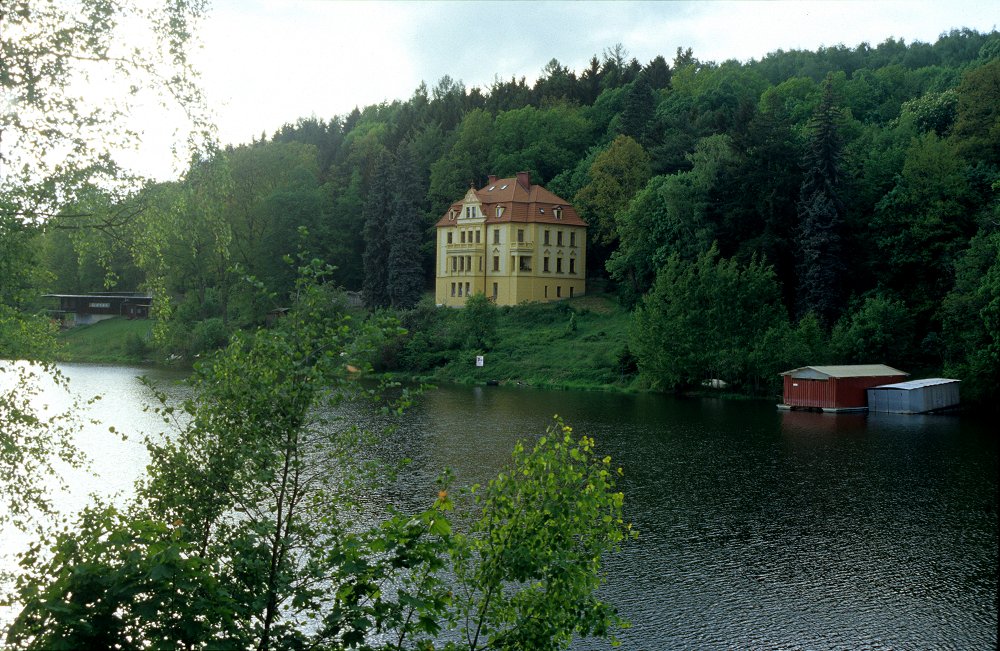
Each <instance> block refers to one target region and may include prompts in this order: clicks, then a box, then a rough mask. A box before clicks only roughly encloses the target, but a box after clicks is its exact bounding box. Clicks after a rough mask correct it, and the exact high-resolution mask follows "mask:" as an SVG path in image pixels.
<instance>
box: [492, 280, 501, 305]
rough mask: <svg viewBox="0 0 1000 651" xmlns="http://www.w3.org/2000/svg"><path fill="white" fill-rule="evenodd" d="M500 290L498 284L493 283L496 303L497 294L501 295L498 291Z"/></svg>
mask: <svg viewBox="0 0 1000 651" xmlns="http://www.w3.org/2000/svg"><path fill="white" fill-rule="evenodd" d="M498 289H499V288H498V287H497V283H493V300H494V301H495V300H496V299H497V294H499V293H500V292H498V291H497V290H498Z"/></svg>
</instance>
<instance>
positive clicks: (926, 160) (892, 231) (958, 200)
mask: <svg viewBox="0 0 1000 651" xmlns="http://www.w3.org/2000/svg"><path fill="white" fill-rule="evenodd" d="M973 201H974V199H973V196H972V195H971V188H970V187H969V182H968V180H967V173H966V171H965V169H964V166H963V165H962V163H961V161H960V159H959V158H958V156H957V155H956V153H955V150H954V147H953V146H952V144H951V143H950V142H949V141H947V140H942V139H940V138H938V137H937V136H936V135H934V134H933V133H927V134H924V135H923V136H921V137H919V138H916V139H914V140H913V141H912V143H911V144H910V147H909V149H908V150H907V152H906V162H905V163H904V165H903V170H902V173H901V174H900V176H899V177H898V178H897V180H896V184H895V187H893V188H892V189H891V190H890V191H889V192H888V193H887V194H886V195H885V196H884V197H883V198H882V200H881V201H879V203H878V205H877V206H876V207H875V215H874V220H873V222H874V223H873V224H872V226H873V231H874V235H875V240H876V243H877V245H878V247H879V249H880V250H881V252H882V255H881V256H880V262H881V264H879V265H878V267H877V268H878V270H879V271H880V273H881V276H882V279H883V282H885V283H886V284H887V285H888V287H890V288H891V289H893V290H895V291H896V292H898V293H899V294H901V295H907V296H908V300H909V301H910V303H911V305H912V306H913V307H914V309H915V310H916V311H917V313H918V314H919V315H921V317H922V318H923V319H926V318H927V315H929V314H930V313H931V312H933V311H934V310H935V309H936V307H937V306H938V305H939V304H940V301H941V300H942V299H943V298H944V295H945V294H946V293H947V291H948V288H949V286H950V282H951V270H952V269H953V268H954V265H955V263H956V261H957V259H958V257H959V255H960V252H961V251H962V250H963V249H964V248H965V247H966V246H967V242H968V238H969V237H971V236H972V234H973V232H974V230H973V229H974V222H973V219H972V214H971V210H970V208H971V206H970V204H971V203H972V202H973Z"/></svg>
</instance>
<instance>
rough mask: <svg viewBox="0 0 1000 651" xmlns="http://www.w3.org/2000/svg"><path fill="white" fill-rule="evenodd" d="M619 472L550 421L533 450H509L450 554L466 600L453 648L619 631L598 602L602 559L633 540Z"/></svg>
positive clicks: (590, 444) (548, 643) (585, 441)
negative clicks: (507, 461) (509, 461)
mask: <svg viewBox="0 0 1000 651" xmlns="http://www.w3.org/2000/svg"><path fill="white" fill-rule="evenodd" d="M620 472H621V469H617V470H616V469H615V468H614V467H613V466H612V465H611V458H610V457H603V458H602V457H601V456H600V455H599V454H598V453H597V451H596V449H595V443H594V440H593V439H591V438H589V437H587V436H582V437H580V438H578V439H577V438H574V436H573V432H572V429H571V428H569V427H567V426H566V425H564V424H563V423H562V421H561V420H559V419H556V423H555V424H554V425H553V426H551V427H549V429H548V430H547V431H546V434H545V436H543V437H542V438H540V439H539V440H538V442H537V443H536V444H535V445H534V447H533V448H532V449H530V450H528V449H526V448H525V446H524V445H523V444H521V443H518V444H517V446H516V447H515V449H514V461H513V465H512V467H511V468H510V470H509V471H507V472H503V473H501V474H500V475H499V476H498V477H497V478H496V479H493V480H491V481H490V483H489V484H488V485H487V486H486V487H484V488H482V489H479V490H476V489H474V490H473V494H474V495H475V498H476V503H477V504H479V505H480V507H481V510H482V515H481V516H480V518H479V519H478V520H477V521H476V523H475V524H474V525H473V527H472V530H471V533H470V535H469V536H468V537H460V538H458V539H457V540H456V543H457V544H456V548H455V551H454V552H453V554H454V556H455V561H456V565H455V571H456V578H457V581H458V584H459V586H460V593H462V594H464V595H467V598H466V599H465V600H461V601H459V603H458V610H457V621H458V623H459V628H460V633H461V636H462V638H463V642H462V643H461V644H460V645H456V646H455V647H454V648H456V649H457V648H468V649H470V650H473V649H488V648H489V649H539V650H543V649H565V648H567V647H568V646H569V642H570V640H571V639H572V638H573V636H574V635H576V636H580V637H589V636H595V637H607V636H609V635H611V634H612V633H613V631H614V629H615V628H616V627H619V626H622V625H623V624H624V622H623V620H622V619H621V618H620V617H618V616H617V614H616V613H615V611H614V608H613V607H612V606H611V605H610V604H608V603H605V602H604V601H602V600H601V599H600V598H599V597H598V596H597V590H598V588H599V587H600V585H601V583H602V575H601V567H602V565H601V562H602V555H603V554H605V553H607V552H609V551H614V550H617V549H619V548H620V547H621V545H622V544H624V543H625V542H626V541H627V540H628V539H629V538H631V537H634V535H635V534H634V532H633V531H632V530H631V527H630V525H628V524H626V523H625V521H624V520H623V513H622V505H623V499H624V498H623V495H622V493H620V492H616V491H615V480H616V476H617V475H618V474H619V473H620Z"/></svg>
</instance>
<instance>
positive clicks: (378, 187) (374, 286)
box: [361, 154, 393, 308]
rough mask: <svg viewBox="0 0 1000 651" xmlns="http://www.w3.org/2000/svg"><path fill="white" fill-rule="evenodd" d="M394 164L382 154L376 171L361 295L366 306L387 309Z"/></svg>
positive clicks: (370, 194) (367, 221) (367, 213)
mask: <svg viewBox="0 0 1000 651" xmlns="http://www.w3.org/2000/svg"><path fill="white" fill-rule="evenodd" d="M391 165H392V163H391V160H390V159H389V157H388V155H387V154H382V155H381V156H379V157H378V158H377V159H376V160H375V170H374V175H373V176H372V182H371V187H370V188H369V190H368V197H367V199H366V200H365V208H364V224H365V227H364V240H365V252H364V258H363V259H364V267H363V268H364V282H363V283H362V286H361V291H362V294H363V296H364V300H365V305H367V306H368V307H370V308H379V307H387V306H388V305H389V303H390V299H389V251H390V240H389V219H390V218H391V215H392V208H393V204H392V186H391V177H390V175H391V173H392V172H391Z"/></svg>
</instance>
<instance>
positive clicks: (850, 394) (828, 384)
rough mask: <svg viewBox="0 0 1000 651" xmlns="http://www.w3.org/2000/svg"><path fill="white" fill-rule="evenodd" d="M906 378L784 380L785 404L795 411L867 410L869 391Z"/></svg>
mask: <svg viewBox="0 0 1000 651" xmlns="http://www.w3.org/2000/svg"><path fill="white" fill-rule="evenodd" d="M905 379H906V376H902V375H901V376H883V377H846V378H830V379H828V380H810V379H800V378H792V377H791V376H790V375H786V376H785V377H784V403H785V404H786V405H791V406H792V407H814V408H818V409H857V408H861V407H867V406H868V396H867V394H866V391H867V389H869V388H871V387H874V386H877V385H879V384H892V383H893V382H902V381H903V380H905Z"/></svg>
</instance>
